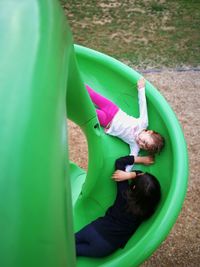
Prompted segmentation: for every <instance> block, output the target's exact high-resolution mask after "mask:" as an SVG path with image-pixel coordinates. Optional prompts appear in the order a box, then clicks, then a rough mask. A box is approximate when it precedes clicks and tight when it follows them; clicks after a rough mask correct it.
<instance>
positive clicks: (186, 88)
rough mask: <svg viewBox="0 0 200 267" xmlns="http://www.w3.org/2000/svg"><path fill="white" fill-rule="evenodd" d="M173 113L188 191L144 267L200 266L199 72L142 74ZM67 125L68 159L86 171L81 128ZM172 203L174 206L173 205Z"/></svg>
mask: <svg viewBox="0 0 200 267" xmlns="http://www.w3.org/2000/svg"><path fill="white" fill-rule="evenodd" d="M144 77H145V78H146V79H147V80H149V81H150V82H151V83H152V84H153V85H154V86H155V87H156V88H157V89H159V91H160V92H161V93H162V95H163V96H164V97H165V98H166V100H167V101H168V102H169V104H170V105H171V107H172V108H173V110H174V111H175V113H176V115H177V117H178V119H179V121H180V123H181V126H182V129H183V131H184V135H185V138H186V142H187V146H188V153H189V177H188V178H189V179H188V190H187V195H186V198H185V202H184V205H183V208H182V211H181V213H180V215H179V217H178V220H177V222H176V223H175V225H174V227H173V229H172V231H171V232H170V234H169V236H168V237H167V239H166V240H165V241H164V242H163V243H162V244H161V246H160V247H159V248H158V249H157V250H156V251H155V252H154V254H153V255H152V256H151V257H150V258H149V259H148V260H147V261H146V262H144V263H143V264H142V266H143V267H150V266H151V267H154V266H155V267H158V266H159V267H161V266H164V267H166V266H170V267H171V266H190V267H193V266H194V267H198V266H200V178H199V176H198V171H200V142H199V136H200V97H199V91H198V90H199V89H200V72H199V71H187V72H177V71H170V70H165V71H162V72H158V73H157V72H156V73H144ZM68 125H69V130H68V131H69V150H70V151H69V153H70V159H71V160H73V161H74V162H76V163H77V164H78V165H79V166H81V167H83V168H85V169H86V168H87V143H86V140H85V137H84V136H83V134H82V133H81V131H80V129H79V128H78V127H77V126H76V125H75V124H73V123H72V122H69V123H68ZM174 204H175V203H174Z"/></svg>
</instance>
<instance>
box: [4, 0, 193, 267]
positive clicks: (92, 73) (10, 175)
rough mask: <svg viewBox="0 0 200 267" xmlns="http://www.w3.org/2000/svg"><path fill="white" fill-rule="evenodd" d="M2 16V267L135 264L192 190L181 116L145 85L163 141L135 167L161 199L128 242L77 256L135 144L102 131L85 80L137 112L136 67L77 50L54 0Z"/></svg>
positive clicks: (23, 3) (16, 3) (18, 2)
mask: <svg viewBox="0 0 200 267" xmlns="http://www.w3.org/2000/svg"><path fill="white" fill-rule="evenodd" d="M0 22H1V23H0V39H1V42H0V55H1V61H0V86H1V88H0V101H1V103H0V125H1V129H0V152H1V153H0V157H1V160H0V218H1V219H0V229H1V243H0V266H2V267H27V266H29V267H32V266H33V267H35V266H38V267H47V266H48V267H51V266H52V267H63V266H67V267H75V266H80V267H84V266H85V267H90V266H94V267H96V266H105V267H108V266H109V267H111V266H112V267H117V266H120V267H121V266H123V267H126V266H127V267H128V266H130V267H133V266H138V265H139V264H140V263H142V262H143V261H144V260H145V259H147V258H148V257H149V256H150V255H151V254H152V253H153V251H154V250H155V249H156V248H157V247H158V246H159V245H160V244H161V242H162V241H163V240H164V239H165V238H166V236H167V235H168V233H169V231H170V229H171V228H172V226H173V224H174V223H175V221H176V218H177V216H178V214H179V212H180V209H181V206H182V203H183V200H184V196H185V192H186V188H187V176H188V159H187V149H186V144H185V140H184V136H183V133H182V130H181V127H180V125H179V122H178V120H177V118H176V116H175V114H174V113H173V111H172V109H171V108H170V106H169V105H168V103H167V102H166V101H165V99H164V98H163V97H162V96H161V95H160V93H159V92H158V91H157V90H156V89H155V88H154V87H153V86H152V85H151V84H150V83H147V90H146V94H147V104H148V111H149V121H150V128H152V129H155V130H157V131H159V132H160V133H161V134H163V136H164V137H165V139H166V146H165V148H164V150H163V151H162V153H161V154H160V155H158V156H156V164H154V165H152V166H150V167H144V166H139V167H140V168H141V169H142V170H148V171H149V172H151V173H153V174H154V175H156V176H157V177H158V178H159V180H160V183H161V186H162V192H163V196H162V201H161V203H160V205H159V208H158V209H157V211H156V213H155V215H154V216H153V217H152V218H151V219H150V220H148V221H147V222H145V223H144V224H142V225H141V227H140V228H139V229H138V231H137V232H136V233H135V235H134V236H133V237H132V238H131V240H130V241H129V242H128V244H127V245H126V247H125V248H124V249H123V250H118V251H116V252H115V253H114V254H112V255H110V256H109V257H106V258H103V259H89V258H81V257H80V258H78V259H77V261H76V259H75V250H74V235H73V232H74V231H76V230H78V229H80V228H81V227H82V226H84V225H85V224H87V223H88V222H90V220H92V219H94V218H96V217H97V216H99V215H102V214H103V213H104V212H105V209H106V208H107V207H108V206H109V205H110V204H111V203H112V201H113V200H114V198H115V192H116V191H115V190H116V188H115V183H114V182H113V181H112V180H111V179H110V177H111V174H112V172H113V170H114V161H115V159H116V158H117V157H119V156H123V155H126V154H127V153H128V152H129V149H128V146H127V145H126V144H124V143H123V142H122V141H120V140H119V139H117V138H113V137H111V136H108V135H105V133H104V131H103V129H102V128H101V127H100V125H99V123H98V120H97V117H96V114H95V109H94V106H93V104H92V103H91V101H90V98H89V96H88V94H87V91H86V90H85V87H84V84H83V82H84V83H87V84H89V85H90V86H91V87H93V88H94V89H95V90H96V91H98V92H100V93H102V94H104V95H105V96H107V97H109V98H110V99H112V100H113V101H115V102H116V103H117V104H118V105H119V106H120V107H121V108H122V109H124V110H125V111H126V112H127V113H128V114H130V115H134V116H137V115H138V103H137V89H136V83H137V80H138V78H139V77H140V74H139V73H137V72H135V71H133V70H132V69H130V68H129V67H127V66H125V65H124V64H122V63H120V62H119V61H117V60H115V59H113V58H111V57H109V56H106V55H104V54H101V53H99V52H97V51H93V50H91V49H88V48H84V47H81V46H75V53H74V47H73V41H72V36H71V32H70V29H69V26H68V24H67V22H66V18H65V16H64V13H63V11H62V9H61V7H60V5H59V4H58V2H57V1H56V0H51V1H48V0H44V1H40V0H36V1H27V0H10V1H1V2H0ZM66 113H67V116H68V118H69V119H71V120H73V121H74V122H75V123H76V124H78V125H79V126H80V127H81V129H82V130H83V132H84V134H85V136H86V138H87V142H88V151H89V166H88V172H87V173H86V172H85V171H84V170H82V169H81V168H80V167H78V166H76V164H74V163H71V162H70V163H69V161H68V152H67V138H66V130H67V129H66ZM139 167H138V168H139ZM69 178H70V179H69ZM70 184H71V187H70ZM72 208H73V211H72ZM72 213H73V216H72Z"/></svg>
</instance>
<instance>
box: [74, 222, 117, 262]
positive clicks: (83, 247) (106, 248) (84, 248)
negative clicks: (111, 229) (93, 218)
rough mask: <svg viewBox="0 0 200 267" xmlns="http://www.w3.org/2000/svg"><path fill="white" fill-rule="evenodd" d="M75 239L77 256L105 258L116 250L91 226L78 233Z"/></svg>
mask: <svg viewBox="0 0 200 267" xmlns="http://www.w3.org/2000/svg"><path fill="white" fill-rule="evenodd" d="M75 238H76V255H77V256H86V257H96V258H97V257H105V256H107V255H109V254H111V253H112V252H114V251H115V250H116V248H115V247H113V246H112V245H111V244H110V243H109V242H108V241H106V240H105V239H104V238H102V236H101V235H100V234H99V233H98V232H97V231H96V230H95V228H94V227H93V226H92V225H91V224H88V225H86V226H85V227H84V228H83V229H81V230H80V231H79V232H77V233H76V235H75Z"/></svg>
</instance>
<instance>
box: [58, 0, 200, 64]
mask: <svg viewBox="0 0 200 267" xmlns="http://www.w3.org/2000/svg"><path fill="white" fill-rule="evenodd" d="M61 2H62V6H63V7H64V10H65V13H66V16H67V17H68V21H69V23H70V25H71V29H72V32H73V36H74V42H75V43H78V44H81V45H84V46H87V47H90V48H92V49H95V50H98V51H101V52H104V53H106V54H109V55H111V56H113V57H115V58H117V59H119V60H121V61H124V62H126V63H127V62H128V64H130V65H132V66H137V67H143V68H144V67H161V66H166V67H176V66H194V67H196V66H199V65H200V33H199V25H200V4H199V1H183V0H182V1H172V0H168V1H167V0H160V1H155V0H154V1H152V0H147V1H140V0H132V1H131V0H124V1H115V0H112V1H106V0H101V1H97V0H82V1H75V0H67V1H61Z"/></svg>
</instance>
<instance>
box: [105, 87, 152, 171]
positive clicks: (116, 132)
mask: <svg viewBox="0 0 200 267" xmlns="http://www.w3.org/2000/svg"><path fill="white" fill-rule="evenodd" d="M138 100H139V111H140V116H139V118H135V117H132V116H129V115H128V114H126V113H125V112H124V111H122V110H121V109H119V111H118V112H117V113H116V115H115V116H114V118H113V120H112V122H111V124H110V127H109V128H108V129H106V130H105V131H106V133H107V134H110V135H112V136H116V137H118V138H120V139H122V140H123V141H124V142H125V143H127V144H129V146H130V155H133V156H137V155H138V153H139V151H140V148H139V146H138V144H137V142H136V139H137V137H138V135H139V134H140V133H141V131H142V130H144V129H146V128H147V127H148V114H147V104H146V96H145V88H141V89H139V90H138ZM132 166H133V165H130V166H127V168H126V171H130V170H131V169H132Z"/></svg>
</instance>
